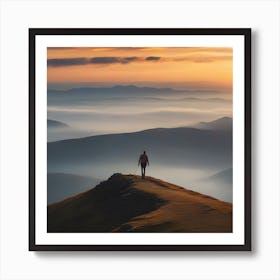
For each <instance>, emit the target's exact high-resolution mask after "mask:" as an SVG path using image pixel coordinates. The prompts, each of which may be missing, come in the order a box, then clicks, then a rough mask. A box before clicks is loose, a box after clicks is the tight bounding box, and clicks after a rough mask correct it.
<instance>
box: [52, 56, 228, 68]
mask: <svg viewBox="0 0 280 280" xmlns="http://www.w3.org/2000/svg"><path fill="white" fill-rule="evenodd" d="M231 59H232V56H231V55H211V56H209V55H195V56H187V57H176V58H174V57H160V56H146V57H140V56H123V57H122V56H96V57H90V58H86V57H75V58H50V59H48V66H49V67H63V66H64V67H66V66H77V65H86V64H99V65H111V64H129V63H133V62H157V61H160V62H170V61H175V62H193V63H212V62H215V61H221V60H231Z"/></svg>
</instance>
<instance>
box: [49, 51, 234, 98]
mask: <svg viewBox="0 0 280 280" xmlns="http://www.w3.org/2000/svg"><path fill="white" fill-rule="evenodd" d="M232 56H233V53H232V48H221V47H217V48H216V47H211V48H207V47H198V48H194V47H191V48H181V47H180V48H178V47H175V48H173V47H172V48H170V47H168V48H163V47H152V48H151V47H145V48H131V47H115V48H109V47H106V48H102V47H95V48H88V47H81V48H77V47H75V48H53V47H52V48H48V50H47V58H48V72H47V75H48V77H47V81H48V84H50V85H51V84H52V85H57V86H59V85H60V84H66V85H67V84H78V85H82V84H88V85H93V84H97V85H101V86H104V85H105V86H106V85H114V84H123V85H128V84H133V85H138V86H155V87H161V86H162V87H166V86H168V87H173V88H183V89H186V88H192V89H205V90H224V91H227V92H230V93H231V91H232Z"/></svg>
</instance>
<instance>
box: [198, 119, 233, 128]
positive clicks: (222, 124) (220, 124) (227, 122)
mask: <svg viewBox="0 0 280 280" xmlns="http://www.w3.org/2000/svg"><path fill="white" fill-rule="evenodd" d="M194 127H196V128H199V129H209V130H232V118H229V117H223V118H220V119H218V120H214V121H212V122H200V123H198V124H197V125H195V126H194Z"/></svg>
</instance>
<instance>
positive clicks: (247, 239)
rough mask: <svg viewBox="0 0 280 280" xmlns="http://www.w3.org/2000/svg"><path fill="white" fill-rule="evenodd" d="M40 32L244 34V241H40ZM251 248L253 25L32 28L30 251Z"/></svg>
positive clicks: (30, 70) (55, 33)
mask: <svg viewBox="0 0 280 280" xmlns="http://www.w3.org/2000/svg"><path fill="white" fill-rule="evenodd" d="M40 35H55V36H59V35H104V36H106V35H127V36H129V35H231V36H244V54H245V60H244V65H245V68H244V92H245V96H244V100H245V108H244V112H245V132H244V135H245V139H244V151H245V153H244V167H245V170H244V174H245V176H244V185H245V188H244V204H245V207H244V209H245V212H244V221H245V226H244V244H242V245H232V244H229V245H201V244H191V245H185V244H182V245H169V244H162V245H139V244H135V245H106V244H102V245H97V244H94V245H93V244H88V245H38V244H36V236H35V227H36V224H35V216H36V213H35V193H36V185H35V176H36V162H35V155H36V142H35V123H36V117H35V112H36V108H35V100H36V92H35V63H36V61H35V55H36V45H35V43H36V36H40ZM251 249H252V248H251V29H250V28H177V29H173V28H170V29H169V28H163V29H161V28H160V29H157V28H150V29H140V28H139V29H134V28H133V29H107V28H105V29H87V28H83V29H79V28H77V29H76V28H30V29H29V250H30V251H250V250H251Z"/></svg>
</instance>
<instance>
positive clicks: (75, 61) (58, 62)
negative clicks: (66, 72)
mask: <svg viewBox="0 0 280 280" xmlns="http://www.w3.org/2000/svg"><path fill="white" fill-rule="evenodd" d="M87 63H88V61H87V59H86V58H84V57H77V58H52V59H48V66H50V67H60V66H74V65H83V64H87Z"/></svg>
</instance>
